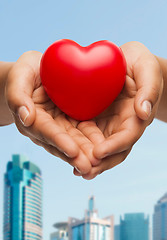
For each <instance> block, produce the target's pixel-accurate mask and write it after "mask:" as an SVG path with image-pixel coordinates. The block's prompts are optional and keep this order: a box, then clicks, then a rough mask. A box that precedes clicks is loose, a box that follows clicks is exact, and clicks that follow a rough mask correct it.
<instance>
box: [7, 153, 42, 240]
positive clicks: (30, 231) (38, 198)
mask: <svg viewBox="0 0 167 240" xmlns="http://www.w3.org/2000/svg"><path fill="white" fill-rule="evenodd" d="M3 236H4V237H3V239H4V240H30V239H31V240H41V239H42V179H41V171H40V169H39V168H38V167H37V166H36V165H34V164H33V163H31V162H29V161H27V159H26V158H25V157H23V156H21V155H13V156H12V161H10V162H8V164H7V170H6V173H5V176H4V225H3Z"/></svg>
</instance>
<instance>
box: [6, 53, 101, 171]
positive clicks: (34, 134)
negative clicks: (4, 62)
mask: <svg viewBox="0 0 167 240" xmlns="http://www.w3.org/2000/svg"><path fill="white" fill-rule="evenodd" d="M41 57H42V54H41V53H40V52H36V51H30V52H27V53H24V54H23V55H22V56H21V57H20V58H19V59H18V61H17V62H16V63H15V64H14V66H13V67H12V69H11V70H10V72H9V75H8V79H7V84H6V101H7V103H8V105H9V108H10V110H11V112H12V114H13V117H14V120H15V124H16V126H17V128H18V130H19V131H20V132H21V133H22V134H23V135H25V136H27V137H29V138H30V139H31V140H32V141H33V142H34V143H36V144H37V145H39V146H42V147H43V148H45V149H46V150H47V151H48V152H49V153H51V154H53V155H55V156H58V157H60V158H61V159H63V160H65V161H67V162H68V163H69V164H71V165H72V166H73V167H75V168H76V169H77V170H78V172H80V173H81V174H86V173H88V172H90V171H91V168H92V165H97V164H98V162H99V161H98V159H96V158H95V157H94V156H93V154H92V152H93V147H94V145H93V143H92V142H91V141H90V140H89V139H88V138H87V137H85V135H84V134H83V133H82V132H81V131H80V130H79V129H77V125H78V123H79V122H77V121H75V120H73V119H70V118H67V117H66V115H65V114H64V113H63V112H61V111H60V109H58V108H57V107H56V106H55V104H54V103H53V102H52V101H51V100H50V99H49V97H48V96H47V94H46V93H45V91H44V88H43V86H42V84H41V80H40V75H39V69H40V60H41ZM103 140H104V138H103V135H102V134H101V141H103Z"/></svg>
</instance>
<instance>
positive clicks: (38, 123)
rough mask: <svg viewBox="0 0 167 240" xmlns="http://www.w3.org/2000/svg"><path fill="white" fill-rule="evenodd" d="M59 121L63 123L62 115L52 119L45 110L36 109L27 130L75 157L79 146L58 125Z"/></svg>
mask: <svg viewBox="0 0 167 240" xmlns="http://www.w3.org/2000/svg"><path fill="white" fill-rule="evenodd" d="M59 121H60V122H62V123H61V124H63V121H65V119H64V117H63V116H61V115H60V116H58V117H56V120H54V119H53V118H52V117H51V116H50V115H49V114H47V113H46V112H45V111H43V110H41V109H37V113H36V120H35V122H34V124H33V125H32V126H31V127H30V128H28V129H27V131H29V134H32V136H34V137H35V138H37V139H38V140H40V141H43V142H45V143H47V144H49V145H52V146H53V147H56V148H57V149H58V150H59V151H61V152H63V153H64V154H65V155H66V156H68V157H70V158H75V157H76V156H77V155H78V154H79V147H78V145H77V143H76V142H75V141H74V139H73V138H72V137H71V136H70V135H69V134H68V133H67V131H66V130H65V128H63V126H61V125H59Z"/></svg>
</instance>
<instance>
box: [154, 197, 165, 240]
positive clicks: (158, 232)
mask: <svg viewBox="0 0 167 240" xmlns="http://www.w3.org/2000/svg"><path fill="white" fill-rule="evenodd" d="M153 240H167V193H166V194H165V195H164V196H163V197H161V198H160V200H159V201H158V202H157V204H156V205H155V207H154V214H153Z"/></svg>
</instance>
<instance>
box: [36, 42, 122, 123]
mask: <svg viewBox="0 0 167 240" xmlns="http://www.w3.org/2000/svg"><path fill="white" fill-rule="evenodd" d="M40 75H41V81H42V84H43V86H44V88H45V90H46V92H47V94H48V96H49V97H50V99H51V100H52V101H53V102H54V103H55V104H56V105H57V107H59V108H60V109H61V110H62V111H63V112H64V113H66V114H67V115H69V116H70V117H72V118H74V119H76V120H80V121H83V120H89V119H92V118H94V117H95V116H97V115H98V114H100V113H101V112H102V111H104V110H105V109H106V108H107V107H108V106H109V105H110V104H111V103H112V102H113V101H114V99H115V98H116V97H117V96H118V94H119V93H120V92H121V90H122V88H123V85H124V82H125V77H126V62H125V58H124V56H123V53H122V51H121V49H120V48H119V47H117V46H116V45H115V44H113V43H111V42H109V41H99V42H95V43H93V44H91V45H89V46H87V47H82V46H80V45H78V44H77V43H76V42H74V41H71V40H59V41H56V42H55V43H53V44H52V45H51V46H50V47H49V48H48V49H47V50H46V51H45V53H44V55H43V57H42V60H41V67H40Z"/></svg>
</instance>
